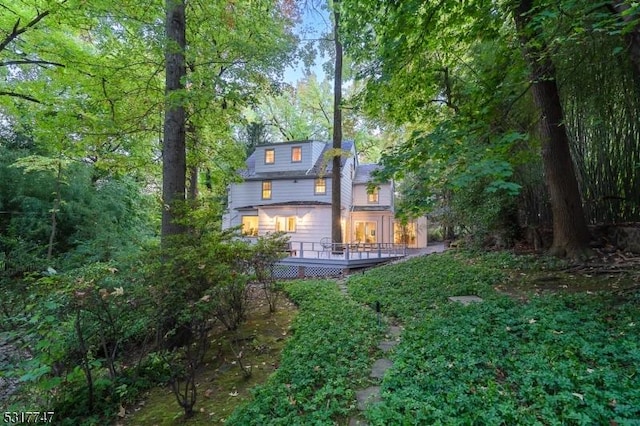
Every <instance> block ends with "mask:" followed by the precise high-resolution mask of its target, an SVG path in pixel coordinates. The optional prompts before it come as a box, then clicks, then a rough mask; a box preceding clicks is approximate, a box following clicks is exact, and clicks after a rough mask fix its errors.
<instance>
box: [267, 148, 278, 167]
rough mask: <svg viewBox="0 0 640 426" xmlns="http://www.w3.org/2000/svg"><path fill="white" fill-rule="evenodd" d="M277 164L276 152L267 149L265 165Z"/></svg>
mask: <svg viewBox="0 0 640 426" xmlns="http://www.w3.org/2000/svg"><path fill="white" fill-rule="evenodd" d="M275 162H276V150H275V149H265V150H264V164H273V163H275Z"/></svg>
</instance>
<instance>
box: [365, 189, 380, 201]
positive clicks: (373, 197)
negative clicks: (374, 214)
mask: <svg viewBox="0 0 640 426" xmlns="http://www.w3.org/2000/svg"><path fill="white" fill-rule="evenodd" d="M367 202H368V203H369V204H378V188H374V189H373V191H371V192H369V191H367Z"/></svg>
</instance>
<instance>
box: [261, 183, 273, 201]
mask: <svg viewBox="0 0 640 426" xmlns="http://www.w3.org/2000/svg"><path fill="white" fill-rule="evenodd" d="M262 199H263V200H270V199H271V181H270V180H263V181H262Z"/></svg>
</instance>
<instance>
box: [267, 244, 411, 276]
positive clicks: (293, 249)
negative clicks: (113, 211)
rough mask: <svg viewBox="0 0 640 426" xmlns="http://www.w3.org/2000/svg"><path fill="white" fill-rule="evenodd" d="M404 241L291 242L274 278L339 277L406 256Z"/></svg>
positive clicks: (275, 268) (276, 267)
mask: <svg viewBox="0 0 640 426" xmlns="http://www.w3.org/2000/svg"><path fill="white" fill-rule="evenodd" d="M406 252H407V248H406V246H405V245H404V244H383V243H366V244H363V243H359V244H356V243H353V244H330V243H328V244H321V243H315V242H314V243H308V242H299V241H298V242H296V241H291V242H290V243H289V247H288V254H289V256H288V257H286V258H284V259H282V260H281V261H280V262H278V263H277V264H276V266H275V267H274V275H275V276H276V277H278V278H303V277H320V276H323V277H326V276H340V275H342V274H345V273H348V272H349V271H352V270H354V269H361V268H367V267H371V266H375V265H378V264H380V263H384V262H389V261H391V260H394V259H397V258H399V257H403V256H405V255H406Z"/></svg>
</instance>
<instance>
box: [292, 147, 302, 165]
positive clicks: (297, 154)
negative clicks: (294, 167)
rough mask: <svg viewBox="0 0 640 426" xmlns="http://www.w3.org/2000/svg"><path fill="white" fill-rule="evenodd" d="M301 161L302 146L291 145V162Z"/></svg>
mask: <svg viewBox="0 0 640 426" xmlns="http://www.w3.org/2000/svg"><path fill="white" fill-rule="evenodd" d="M301 161H302V147H301V146H292V147H291V162H292V163H299V162H301Z"/></svg>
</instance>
